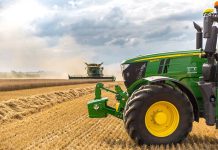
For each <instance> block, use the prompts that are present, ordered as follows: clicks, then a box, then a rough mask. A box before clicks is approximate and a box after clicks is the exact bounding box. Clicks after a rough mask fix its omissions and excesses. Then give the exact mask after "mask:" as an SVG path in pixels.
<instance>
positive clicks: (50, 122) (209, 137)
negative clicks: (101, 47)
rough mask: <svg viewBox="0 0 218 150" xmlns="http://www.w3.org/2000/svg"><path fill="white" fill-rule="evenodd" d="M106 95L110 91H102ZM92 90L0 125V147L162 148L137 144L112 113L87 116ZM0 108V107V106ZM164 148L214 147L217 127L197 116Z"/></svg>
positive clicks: (111, 97) (216, 139) (216, 138)
mask: <svg viewBox="0 0 218 150" xmlns="http://www.w3.org/2000/svg"><path fill="white" fill-rule="evenodd" d="M105 95H106V96H108V97H109V98H110V99H113V98H114V95H111V94H108V93H105ZM92 98H93V94H88V95H83V96H81V97H78V98H71V99H70V100H65V101H61V102H60V103H55V104H54V105H52V106H50V107H46V108H45V109H42V110H41V111H40V112H36V113H32V114H30V115H27V116H24V117H23V118H22V119H21V120H17V119H15V120H12V121H11V122H5V123H3V124H2V125H0V149H141V148H142V149H164V147H163V146H160V147H159V146H151V147H147V146H143V147H138V146H136V145H135V144H134V142H132V141H131V140H130V139H129V137H128V135H127V134H126V131H125V129H124V127H123V123H122V120H118V119H116V118H113V117H111V116H110V117H108V118H105V119H90V118H88V117H87V109H86V103H87V100H89V99H92ZM0 110H1V108H0ZM165 148H167V149H179V148H180V149H218V131H216V130H215V128H214V127H208V126H206V125H205V124H204V121H203V120H201V122H200V123H199V124H197V123H195V124H194V128H193V131H192V133H191V134H190V136H189V137H188V138H187V139H186V140H185V141H184V142H183V143H182V144H178V145H175V146H174V145H173V146H169V145H168V146H166V147H165Z"/></svg>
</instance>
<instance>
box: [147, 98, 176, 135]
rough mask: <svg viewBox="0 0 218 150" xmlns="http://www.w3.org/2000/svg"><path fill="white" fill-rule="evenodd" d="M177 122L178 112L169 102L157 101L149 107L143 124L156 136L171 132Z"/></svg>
mask: <svg viewBox="0 0 218 150" xmlns="http://www.w3.org/2000/svg"><path fill="white" fill-rule="evenodd" d="M178 124H179V112H178V110H177V108H176V107H175V106H174V105H173V104H172V103H170V102H167V101H159V102H156V103H154V104H153V105H151V106H150V107H149V109H148V110H147V112H146V114H145V126H146V128H147V129H148V131H149V132H150V133H151V134H152V135H154V136H157V137H166V136H169V135H170V134H172V133H173V132H174V131H175V130H176V129H177V127H178Z"/></svg>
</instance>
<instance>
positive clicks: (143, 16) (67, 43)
mask: <svg viewBox="0 0 218 150" xmlns="http://www.w3.org/2000/svg"><path fill="white" fill-rule="evenodd" d="M213 3H214V1H213V0H194V1H190V0H176V1H172V0H10V1H8V0H0V66H1V67H0V71H1V72H5V71H11V70H15V71H39V70H43V71H55V72H60V73H63V75H66V74H68V73H69V74H74V75H76V74H85V65H84V62H88V63H101V62H104V68H105V70H104V73H105V74H106V75H116V76H117V77H118V79H120V78H121V71H120V64H121V62H122V61H123V60H125V59H128V58H132V57H136V56H138V55H145V54H151V53H159V52H167V51H178V50H191V49H194V48H195V29H194V28H193V23H192V22H193V21H195V22H197V23H199V24H200V25H201V26H202V19H203V18H202V13H203V10H204V9H206V8H210V7H213Z"/></svg>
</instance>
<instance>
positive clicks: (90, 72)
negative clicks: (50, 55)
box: [68, 63, 116, 82]
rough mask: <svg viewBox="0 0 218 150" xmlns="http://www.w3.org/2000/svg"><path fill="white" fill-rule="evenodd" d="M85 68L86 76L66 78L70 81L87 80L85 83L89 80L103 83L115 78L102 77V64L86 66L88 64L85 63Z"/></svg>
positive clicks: (69, 76)
mask: <svg viewBox="0 0 218 150" xmlns="http://www.w3.org/2000/svg"><path fill="white" fill-rule="evenodd" d="M85 64H86V66H87V68H86V70H87V76H71V75H68V78H69V79H71V80H83V81H84V80H87V81H90V80H92V81H93V80H95V81H96V82H99V81H101V82H105V81H115V80H116V78H115V77H114V76H104V75H103V69H104V68H103V67H102V64H103V63H100V64H94V63H93V64H88V63H85Z"/></svg>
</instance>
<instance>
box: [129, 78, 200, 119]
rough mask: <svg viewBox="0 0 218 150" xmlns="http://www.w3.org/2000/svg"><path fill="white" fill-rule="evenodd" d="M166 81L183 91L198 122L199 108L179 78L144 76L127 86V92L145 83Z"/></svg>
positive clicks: (190, 92)
mask: <svg viewBox="0 0 218 150" xmlns="http://www.w3.org/2000/svg"><path fill="white" fill-rule="evenodd" d="M166 81H168V82H171V83H173V84H174V85H175V86H176V87H177V88H179V89H180V90H181V91H183V92H184V93H185V94H186V95H187V96H188V98H189V100H190V102H191V104H192V106H193V112H194V120H195V121H197V122H199V108H198V104H197V99H196V97H195V96H194V94H193V93H192V91H191V90H190V89H189V88H188V87H186V85H184V84H183V83H181V82H180V81H179V80H176V79H173V78H170V77H164V76H151V77H146V78H142V79H140V80H138V81H137V82H135V83H133V85H132V86H131V87H130V88H129V90H128V92H129V93H132V92H133V91H134V90H135V89H137V88H139V87H140V86H142V85H145V84H155V83H156V82H166Z"/></svg>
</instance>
